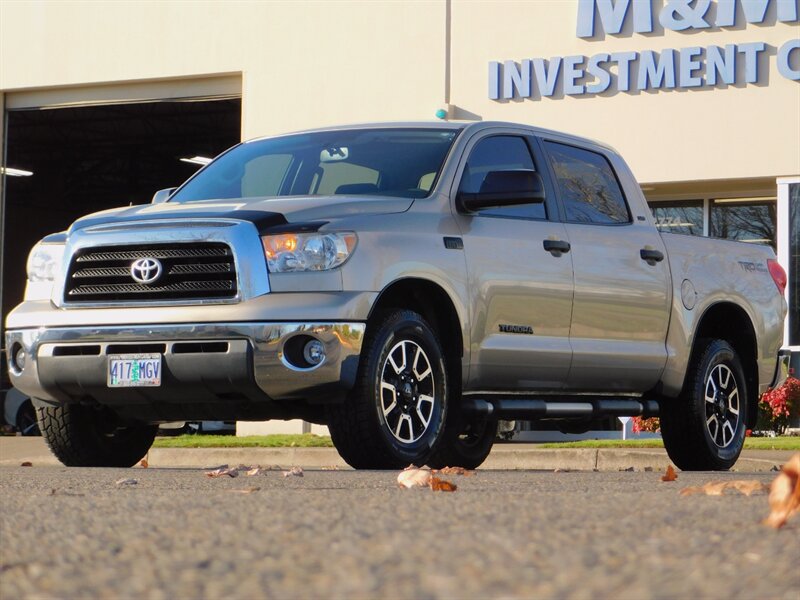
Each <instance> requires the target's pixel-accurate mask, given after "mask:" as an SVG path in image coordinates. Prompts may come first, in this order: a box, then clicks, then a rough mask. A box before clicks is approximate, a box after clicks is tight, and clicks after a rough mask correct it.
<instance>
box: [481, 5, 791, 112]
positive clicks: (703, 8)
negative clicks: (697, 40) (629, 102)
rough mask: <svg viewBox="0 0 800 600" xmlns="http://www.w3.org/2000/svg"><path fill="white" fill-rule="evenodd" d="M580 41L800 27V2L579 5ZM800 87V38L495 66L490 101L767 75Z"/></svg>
mask: <svg viewBox="0 0 800 600" xmlns="http://www.w3.org/2000/svg"><path fill="white" fill-rule="evenodd" d="M577 2H578V24H577V31H576V33H577V37H579V38H584V39H587V40H591V39H592V38H595V36H599V35H601V34H602V33H606V34H608V35H614V36H619V35H625V34H626V33H631V34H642V35H653V34H657V33H663V31H665V30H671V31H680V32H692V31H697V30H715V29H719V28H723V27H739V24H740V22H741V20H742V17H744V21H745V22H746V24H761V25H764V24H769V23H767V22H766V21H767V16H768V14H770V13H769V12H768V11H770V10H771V11H773V12H772V14H773V16H774V20H775V21H777V22H782V23H795V22H798V20H799V19H798V16H800V15H798V12H800V10H799V9H798V0H716V2H712V0H577ZM773 64H774V65H775V68H776V69H777V72H778V73H779V74H780V75H781V76H782V77H784V78H786V79H790V80H792V81H800V37H794V38H792V39H789V40H787V41H786V42H785V43H783V44H782V45H781V46H780V47H779V48H775V47H773V46H769V45H768V44H766V43H764V42H748V43H740V44H726V45H725V46H705V47H703V46H690V47H686V48H679V49H672V48H667V49H664V50H661V51H659V52H657V51H653V50H644V51H641V52H612V53H608V52H599V53H597V54H594V55H592V56H583V55H575V56H555V57H552V58H550V59H544V58H529V59H524V60H521V61H519V62H517V61H513V60H507V61H504V62H498V61H492V62H490V63H489V98H490V99H492V100H507V99H511V98H515V97H516V98H531V99H538V98H543V97H560V96H561V95H562V92H563V95H567V96H582V95H585V94H602V93H603V92H607V91H611V92H629V93H635V92H637V91H645V90H667V89H686V88H700V87H706V88H707V87H718V86H722V85H746V84H755V83H759V82H762V81H763V80H764V79H765V77H766V75H765V70H767V69H772V68H773Z"/></svg>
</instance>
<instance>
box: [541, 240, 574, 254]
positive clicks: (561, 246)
mask: <svg viewBox="0 0 800 600" xmlns="http://www.w3.org/2000/svg"><path fill="white" fill-rule="evenodd" d="M542 246H544V249H545V250H547V251H548V252H550V253H552V254H553V256H556V253H558V254H564V253H565V252H569V249H570V245H569V242H565V241H563V240H544V241H543V242H542Z"/></svg>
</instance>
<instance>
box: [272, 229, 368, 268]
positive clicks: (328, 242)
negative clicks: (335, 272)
mask: <svg viewBox="0 0 800 600" xmlns="http://www.w3.org/2000/svg"><path fill="white" fill-rule="evenodd" d="M261 243H262V244H263V246H264V254H265V255H266V257H267V268H268V269H269V272H270V273H292V272H296V271H327V270H328V269H334V268H336V267H338V266H339V265H342V264H344V262H345V261H346V260H347V259H348V258H349V257H350V254H351V253H352V252H353V250H354V249H355V247H356V234H355V233H283V234H280V235H265V236H263V237H262V238H261Z"/></svg>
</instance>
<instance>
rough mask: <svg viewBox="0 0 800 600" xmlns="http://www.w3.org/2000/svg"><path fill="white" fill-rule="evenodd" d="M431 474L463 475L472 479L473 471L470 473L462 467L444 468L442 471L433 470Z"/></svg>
mask: <svg viewBox="0 0 800 600" xmlns="http://www.w3.org/2000/svg"><path fill="white" fill-rule="evenodd" d="M432 472H433V473H440V474H442V475H464V477H472V476H473V475H475V471H470V470H469V469H465V468H464V467H444V468H442V469H434V470H433V471H432Z"/></svg>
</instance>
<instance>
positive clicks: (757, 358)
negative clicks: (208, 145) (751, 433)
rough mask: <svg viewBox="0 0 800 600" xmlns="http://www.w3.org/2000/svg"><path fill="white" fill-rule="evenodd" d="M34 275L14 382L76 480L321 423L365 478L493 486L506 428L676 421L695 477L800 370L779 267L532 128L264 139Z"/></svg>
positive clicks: (51, 245) (682, 458)
mask: <svg viewBox="0 0 800 600" xmlns="http://www.w3.org/2000/svg"><path fill="white" fill-rule="evenodd" d="M28 279H29V281H28V287H27V292H26V297H25V301H24V302H23V303H22V304H21V305H20V306H18V307H17V308H16V309H15V310H14V311H13V312H12V313H11V314H10V315H9V317H8V322H7V339H6V347H7V348H9V351H10V357H11V358H10V371H11V377H12V380H13V381H14V384H15V385H16V386H17V387H19V389H21V390H23V391H25V392H26V393H28V394H30V395H31V396H32V397H33V398H35V400H34V404H35V406H36V407H37V410H38V411H39V419H40V424H41V428H42V431H43V434H44V436H45V438H46V439H47V441H48V443H49V444H50V447H51V449H52V450H53V452H54V453H55V454H56V456H58V457H59V459H60V460H62V462H64V463H65V464H69V465H131V464H134V463H135V462H136V461H138V460H139V458H141V456H142V455H144V453H145V452H146V451H147V449H148V448H149V447H150V444H151V443H152V441H153V436H154V435H155V432H156V427H157V425H156V424H157V423H159V422H164V421H172V420H187V421H191V420H209V419H215V420H263V419H289V418H302V419H305V420H307V421H312V422H316V423H325V424H327V425H328V427H329V429H330V432H331V436H332V438H333V442H334V444H335V445H336V448H337V449H338V451H339V452H340V454H341V455H342V457H343V458H344V459H345V460H346V461H347V462H348V463H349V464H351V465H352V466H354V467H357V468H397V467H402V466H405V465H408V464H409V463H416V464H422V463H428V464H430V465H431V466H444V465H462V466H465V467H470V468H472V467H476V466H478V465H480V464H481V463H482V462H483V460H484V459H485V458H486V456H487V455H488V454H489V452H490V450H491V447H492V444H493V442H494V439H495V437H496V431H497V421H498V419H518V420H525V419H528V420H536V419H553V420H559V421H562V422H563V423H565V425H566V426H569V427H573V428H580V427H582V426H584V425H585V424H586V423H588V422H589V421H590V420H591V419H594V418H597V417H601V416H626V415H627V416H635V415H641V416H650V415H656V414H660V416H661V423H662V432H663V437H664V442H665V445H666V447H667V450H668V452H669V454H670V457H671V458H672V460H673V461H674V462H675V463H676V464H677V465H678V466H679V467H681V468H683V469H727V468H729V467H731V466H732V465H733V464H734V463H735V462H736V459H737V458H738V456H739V453H740V452H741V449H742V445H743V442H744V436H745V430H746V429H747V428H748V427H750V426H752V423H754V421H755V418H756V414H757V397H758V394H759V392H761V391H764V390H765V389H766V388H767V387H768V386H769V385H774V384H775V383H776V382H777V381H779V380H780V378H781V377H782V376H783V370H782V368H780V365H782V364H784V363H785V358H786V357H781V360H780V361H779V356H778V352H779V349H780V346H781V337H782V327H783V320H784V317H785V314H786V302H785V300H784V298H783V295H782V294H783V287H784V286H785V284H786V276H785V273H784V272H783V270H782V269H781V267H780V265H778V263H777V262H776V261H775V256H774V253H773V252H772V250H771V249H770V248H768V247H764V246H755V245H752V244H743V243H737V242H729V241H722V240H710V239H705V238H697V237H690V236H684V235H677V234H666V233H665V234H661V233H659V231H658V230H657V229H656V227H655V224H654V222H653V219H652V215H651V214H650V211H649V209H648V207H647V204H646V203H645V200H644V197H643V195H642V192H641V190H640V188H639V185H638V184H637V182H636V180H635V179H634V177H633V175H632V174H631V172H630V170H629V169H628V167H627V165H626V164H625V162H624V161H623V160H622V158H621V157H620V156H619V155H618V154H617V153H616V152H615V151H614V150H612V149H611V148H609V147H608V146H605V145H603V144H600V143H597V142H592V141H589V140H586V139H582V138H578V137H574V136H570V135H566V134H563V133H557V132H553V131H547V130H544V129H538V128H533V127H527V126H523V125H514V124H508V123H489V122H484V123H437V124H422V123H420V124H375V125H365V126H359V127H344V128H332V129H324V130H318V131H310V132H303V133H298V134H292V135H286V136H279V137H274V138H266V139H260V140H255V141H251V142H246V143H243V144H240V145H237V146H235V147H234V148H232V149H231V150H229V151H228V152H226V153H224V154H222V155H221V156H220V157H218V158H217V159H215V160H214V161H213V162H212V163H211V164H209V165H208V166H206V167H204V168H203V169H201V170H200V171H199V172H198V173H197V174H196V175H195V176H193V177H192V178H191V179H189V180H188V181H187V182H186V183H184V184H183V185H182V186H181V187H180V188H178V189H177V190H165V191H162V192H159V193H158V194H156V196H155V198H154V204H153V205H151V206H136V207H125V208H120V209H117V210H112V211H105V212H103V213H98V214H95V215H90V216H88V217H85V218H83V219H80V220H78V221H77V222H76V223H74V224H73V225H72V226H71V227H70V229H69V231H68V232H66V233H65V234H59V235H54V236H50V237H48V238H45V239H44V240H42V242H41V243H40V244H38V245H37V246H36V247H35V248H34V249H33V250H32V252H31V255H30V260H29V264H28Z"/></svg>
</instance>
